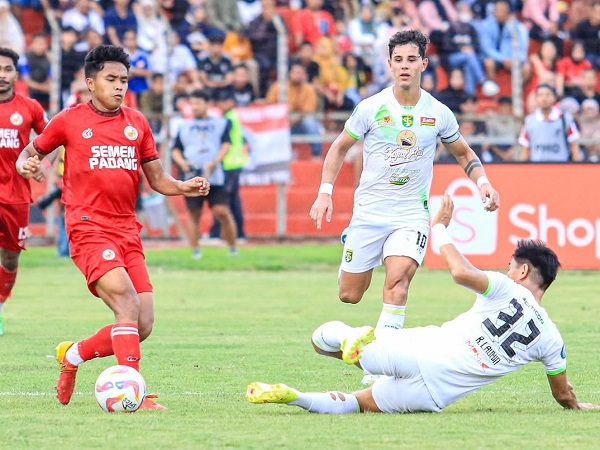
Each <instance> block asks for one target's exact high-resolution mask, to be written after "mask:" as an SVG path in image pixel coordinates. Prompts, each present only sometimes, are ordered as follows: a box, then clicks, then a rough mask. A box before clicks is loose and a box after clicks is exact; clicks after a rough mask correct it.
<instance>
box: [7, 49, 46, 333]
mask: <svg viewBox="0 0 600 450" xmlns="http://www.w3.org/2000/svg"><path fill="white" fill-rule="evenodd" d="M18 61H19V55H18V54H17V53H15V52H14V51H13V50H11V49H8V48H3V47H0V186H2V189H0V336H2V335H3V334H4V328H3V326H2V306H3V305H4V302H6V300H7V299H8V297H10V293H11V291H12V288H13V286H14V284H15V280H16V278H17V269H18V267H19V255H20V254H21V250H23V249H24V248H25V239H26V238H27V233H28V232H27V225H28V224H29V204H30V203H31V187H30V186H29V180H25V179H23V178H21V177H20V176H18V174H17V172H16V171H15V162H16V161H17V158H18V156H19V153H21V150H23V148H24V147H25V146H26V145H27V143H28V142H29V137H30V134H31V130H32V129H33V130H34V131H35V132H36V133H38V134H39V133H41V132H42V130H43V129H44V127H45V126H46V123H47V122H48V119H47V118H46V114H45V113H44V110H43V109H42V107H41V106H40V104H39V103H38V102H36V101H35V100H32V99H30V98H27V97H24V96H22V95H20V94H17V93H15V88H14V86H15V82H16V81H17V78H19V72H18V69H17V62H18ZM43 178H44V172H43V171H40V172H39V173H38V174H37V176H36V180H37V181H42V180H43Z"/></svg>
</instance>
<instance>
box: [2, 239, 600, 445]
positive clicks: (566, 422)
mask: <svg viewBox="0 0 600 450" xmlns="http://www.w3.org/2000/svg"><path fill="white" fill-rule="evenodd" d="M509 256H510V255H507V260H508V257H509ZM340 257H341V247H340V246H339V245H305V246H283V245H282V246H260V247H250V246H249V247H244V248H242V249H241V251H240V255H239V256H238V257H236V258H231V257H229V256H228V255H227V250H226V249H224V248H206V249H204V257H203V259H201V260H200V261H193V260H192V259H191V257H190V253H189V251H188V250H187V249H169V250H150V251H148V252H147V259H148V264H149V267H150V272H151V276H152V280H153V283H154V286H155V311H156V322H155V328H154V332H153V334H152V336H151V337H150V338H149V339H148V340H147V341H146V342H144V343H143V345H142V373H143V374H144V376H145V378H146V381H147V384H148V389H149V391H150V392H158V393H159V394H160V402H161V403H162V404H164V405H165V406H167V407H168V408H169V411H166V412H159V411H142V412H138V413H135V414H106V413H104V412H103V411H102V410H101V409H100V408H99V407H98V406H97V404H96V403H95V399H94V396H93V385H94V381H95V379H96V377H97V375H98V374H99V373H100V372H101V371H102V370H103V369H104V368H106V367H108V366H110V365H113V364H115V360H114V358H106V359H103V360H94V361H90V362H88V363H85V364H84V365H83V366H82V368H81V369H80V371H79V375H78V380H77V387H76V392H75V395H74V396H73V399H72V401H71V403H70V404H69V405H68V406H62V405H60V404H59V403H58V402H57V400H56V399H55V397H54V383H55V380H56V376H57V373H58V365H57V363H56V362H55V360H54V359H53V358H52V354H53V349H54V347H55V346H56V344H57V343H58V342H60V341H62V340H67V339H69V340H78V339H81V338H83V337H86V336H88V335H89V334H91V333H93V332H95V331H96V330H97V329H98V328H100V327H101V326H103V325H105V324H107V323H110V322H112V320H113V318H112V314H111V313H110V311H109V310H108V308H106V306H104V305H103V304H102V302H101V301H100V300H98V299H95V298H93V297H92V296H91V295H90V294H89V293H88V291H87V288H86V287H85V282H84V279H83V277H82V276H81V274H80V273H79V271H78V270H77V269H76V268H75V267H74V265H73V264H72V262H71V261H69V260H57V259H56V258H54V249H51V248H32V249H31V250H29V251H27V252H24V253H23V254H22V256H21V269H20V271H19V278H18V280H17V285H16V287H15V290H14V295H13V298H12V299H10V300H9V301H8V303H7V304H6V306H5V308H4V323H5V329H6V335H5V336H4V337H2V338H0V449H5V448H6V449H21V448H34V449H36V450H37V449H65V450H66V449H121V448H122V449H128V450H129V449H145V450H146V449H224V448H236V449H271V448H273V449H279V448H286V449H387V448H389V449H392V448H393V449H398V448H411V449H455V448H456V449H461V450H465V449H503V450H505V449H521V448H522V449H538V448H539V449H548V448H551V449H557V448H564V449H592V448H598V446H599V444H598V439H599V437H600V411H563V410H562V409H561V407H560V406H559V405H558V404H556V403H555V402H554V400H553V398H552V396H551V394H550V390H549V387H548V383H547V380H546V376H545V375H544V370H543V367H542V365H541V364H531V365H529V366H528V367H526V368H525V369H523V370H521V371H519V372H517V373H515V374H513V375H511V376H508V377H506V378H504V379H502V380H500V381H498V382H496V383H494V384H492V385H490V386H487V387H486V388H484V389H482V390H480V391H478V392H476V393H475V394H473V395H471V396H469V397H467V398H466V399H463V400H461V401H460V402H458V403H456V404H454V405H452V406H450V407H449V408H447V409H446V410H445V411H444V412H443V413H441V414H435V415H434V414H416V415H383V414H382V415H377V414H367V415H345V416H325V415H317V414H310V413H308V412H306V411H303V410H301V409H299V408H294V407H288V406H285V405H253V404H250V403H247V402H246V401H245V399H244V397H243V394H244V392H245V388H246V385H247V384H248V383H249V382H251V381H265V382H270V383H274V382H285V383H287V384H289V385H291V386H293V387H296V388H298V389H300V390H311V391H326V390H341V391H345V392H348V391H353V390H356V389H358V388H359V381H360V378H361V373H360V371H359V370H358V369H356V368H355V367H348V366H346V365H345V364H343V363H342V362H341V361H337V360H333V359H329V358H325V357H322V356H319V355H317V354H316V353H314V352H313V350H312V348H311V345H310V336H311V333H312V331H313V330H314V328H316V327H317V326H318V325H319V324H321V323H323V322H325V321H328V320H343V321H345V322H346V323H349V324H351V325H364V324H366V323H370V324H373V325H374V324H375V322H376V320H377V318H378V316H379V311H380V309H381V286H382V282H383V270H382V269H378V270H376V272H375V276H374V278H373V283H372V286H371V288H370V289H369V291H368V292H367V294H366V296H365V298H364V299H363V301H362V302H361V303H360V304H358V305H345V304H342V303H341V302H340V301H339V300H337V268H338V262H339V259H340ZM473 299H474V295H472V294H471V293H470V292H468V291H467V290H465V289H463V288H460V287H458V286H455V285H454V284H453V283H452V280H451V279H450V276H449V275H448V273H447V272H445V271H433V270H419V272H417V275H416V277H415V279H414V281H413V284H412V286H411V291H410V298H409V304H408V309H407V318H406V326H407V327H412V326H419V325H427V324H440V323H441V322H443V321H444V320H447V319H451V318H452V317H454V316H455V315H456V314H458V313H460V312H462V311H464V310H466V309H467V308H468V307H469V306H470V305H471V303H472V301H473ZM544 306H545V307H546V309H547V310H548V311H549V313H550V316H551V317H552V318H553V320H554V321H555V322H556V323H557V325H558V327H559V329H560V330H561V332H562V334H563V337H564V339H565V341H566V345H567V359H568V362H569V366H568V367H569V369H568V373H569V378H570V380H571V382H572V383H573V385H574V386H575V391H576V393H577V395H578V398H579V399H580V400H581V401H586V402H593V403H600V389H599V386H598V384H599V380H598V370H599V368H600V358H599V357H598V348H600V320H599V318H600V315H599V310H600V298H599V297H598V275H597V273H594V272H568V271H564V272H561V273H560V274H559V277H558V279H557V281H556V283H555V285H553V286H552V287H551V288H550V290H549V291H548V293H547V295H546V298H545V303H544Z"/></svg>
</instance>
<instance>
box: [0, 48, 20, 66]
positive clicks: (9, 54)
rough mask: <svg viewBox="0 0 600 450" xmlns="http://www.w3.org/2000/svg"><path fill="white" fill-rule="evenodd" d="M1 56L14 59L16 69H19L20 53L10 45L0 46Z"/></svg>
mask: <svg viewBox="0 0 600 450" xmlns="http://www.w3.org/2000/svg"><path fill="white" fill-rule="evenodd" d="M0 56H6V57H7V58H10V59H12V62H13V65H14V66H15V69H17V70H19V54H18V53H17V52H15V51H14V50H13V49H10V48H8V47H0Z"/></svg>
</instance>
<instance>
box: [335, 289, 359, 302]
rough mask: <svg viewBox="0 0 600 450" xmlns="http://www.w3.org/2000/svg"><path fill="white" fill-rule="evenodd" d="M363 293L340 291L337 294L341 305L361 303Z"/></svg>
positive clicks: (349, 290) (350, 290) (347, 290)
mask: <svg viewBox="0 0 600 450" xmlns="http://www.w3.org/2000/svg"><path fill="white" fill-rule="evenodd" d="M362 296H363V293H362V292H360V291H356V290H352V289H341V288H340V292H339V297H340V300H341V301H342V302H343V303H352V304H356V303H358V302H360V301H361V299H362Z"/></svg>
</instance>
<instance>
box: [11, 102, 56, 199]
mask: <svg viewBox="0 0 600 450" xmlns="http://www.w3.org/2000/svg"><path fill="white" fill-rule="evenodd" d="M47 123H48V118H47V117H46V113H45V112H44V109H43V108H42V107H41V105H40V104H39V103H38V102H36V101H35V100H32V99H30V98H27V97H24V96H22V95H21V94H15V95H13V96H12V97H11V98H10V99H9V100H6V101H3V102H2V101H0V186H1V188H0V203H4V204H9V205H10V204H13V205H14V204H17V203H31V187H30V186H29V180H26V179H25V178H23V177H22V176H21V175H19V174H18V172H17V169H16V167H15V163H16V162H17V158H18V157H19V155H20V154H21V151H22V150H23V149H24V148H25V147H26V146H27V144H29V140H30V136H31V130H34V131H35V132H36V133H38V134H39V133H41V132H42V130H43V129H44V127H45V126H46V124H47Z"/></svg>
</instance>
